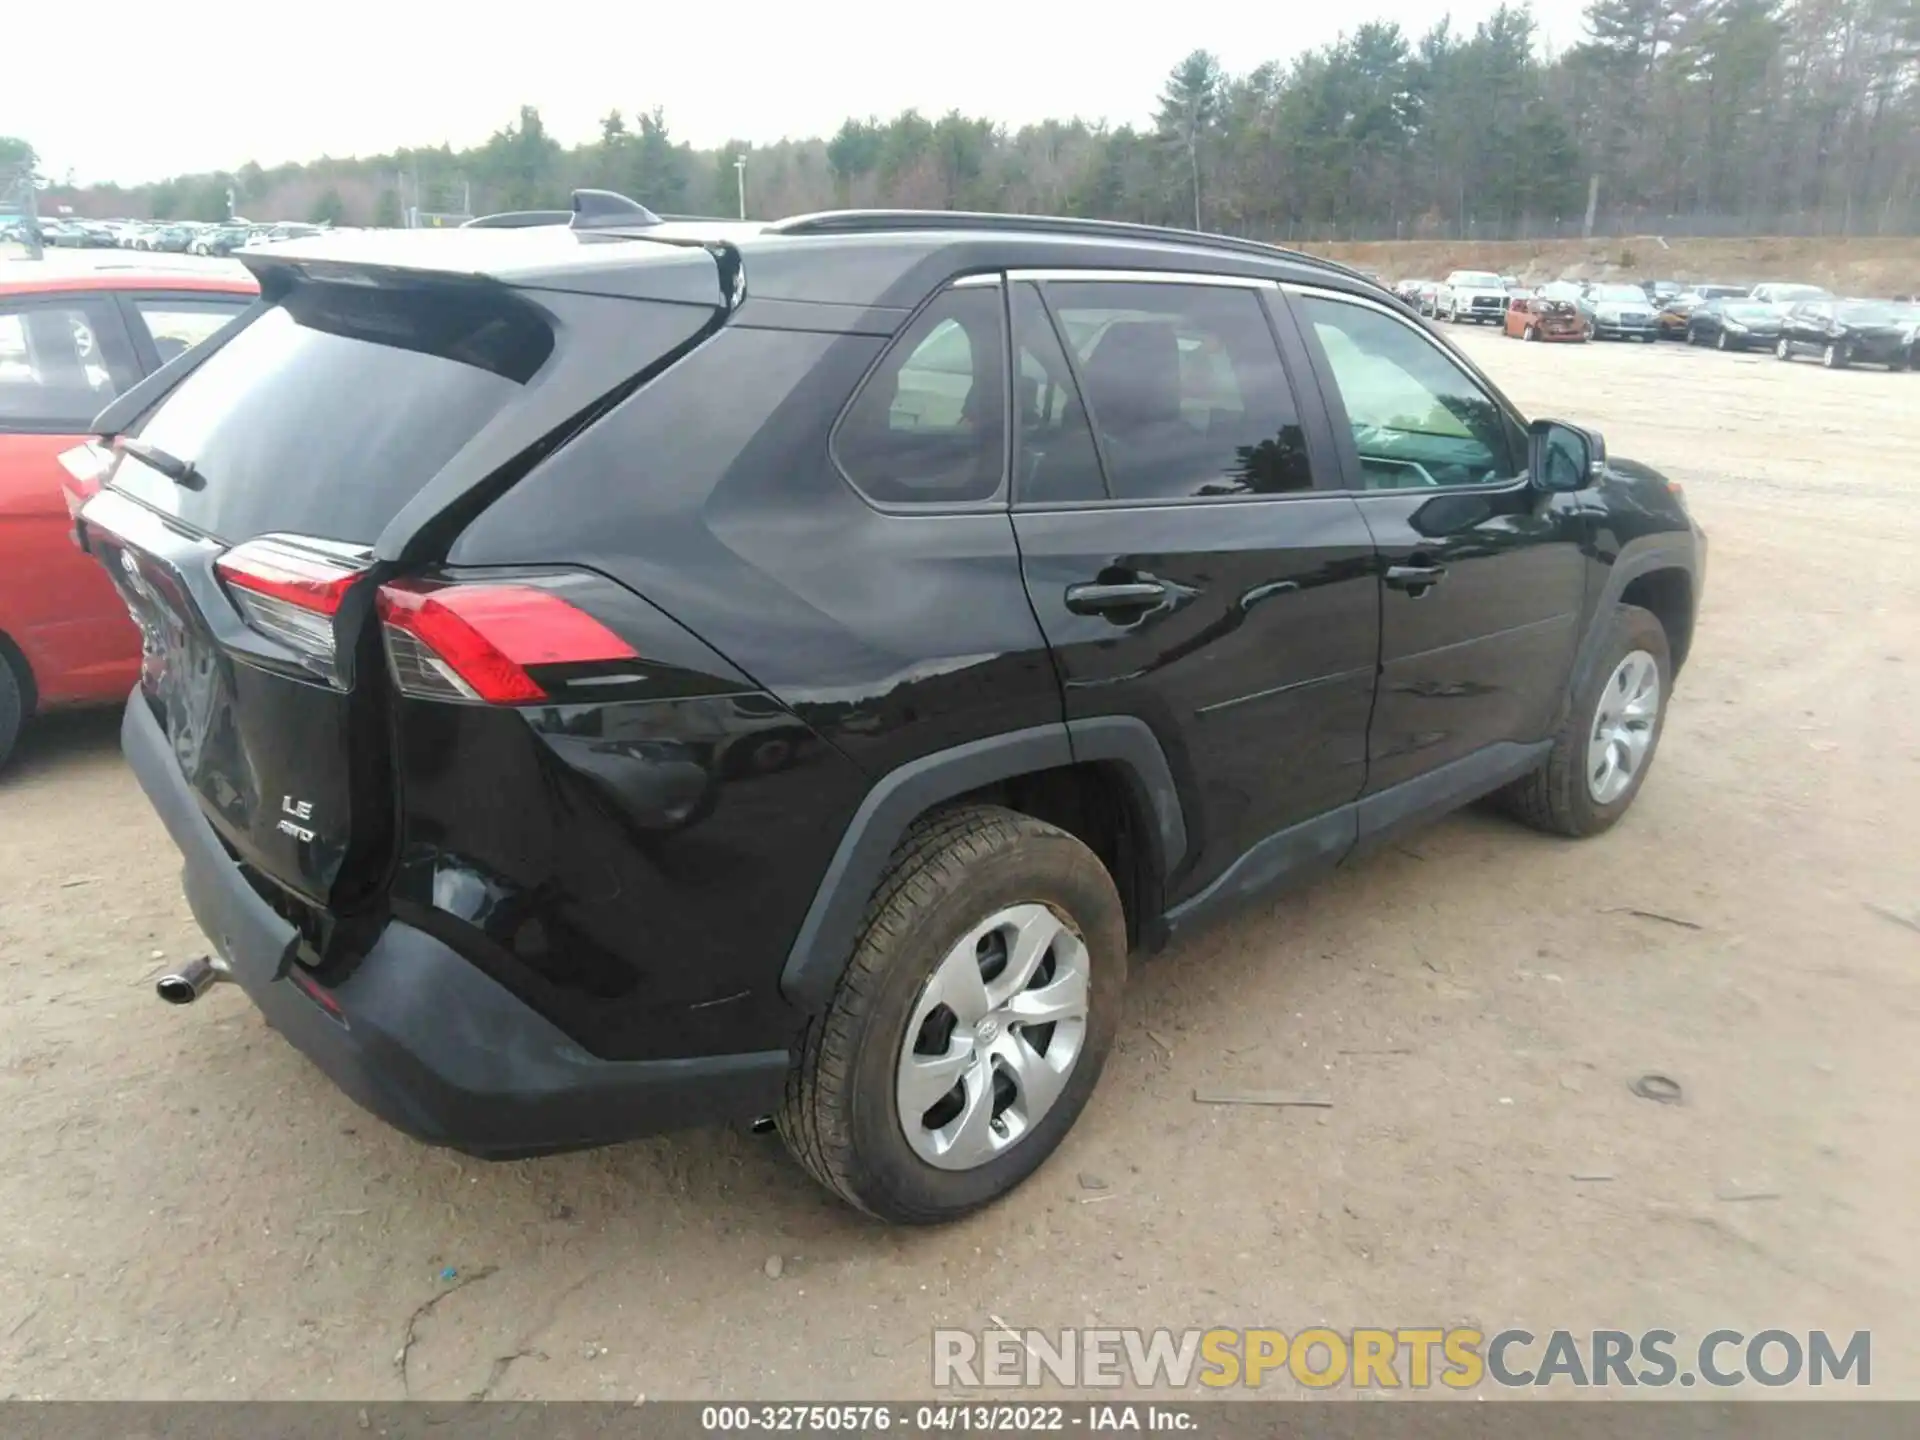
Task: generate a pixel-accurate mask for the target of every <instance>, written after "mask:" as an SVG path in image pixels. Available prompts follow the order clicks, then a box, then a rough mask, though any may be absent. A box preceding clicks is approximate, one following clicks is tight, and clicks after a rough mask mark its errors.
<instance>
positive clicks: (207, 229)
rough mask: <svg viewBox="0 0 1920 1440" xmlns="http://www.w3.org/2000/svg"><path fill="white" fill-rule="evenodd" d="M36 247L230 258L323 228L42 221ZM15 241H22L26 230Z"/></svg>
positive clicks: (285, 222) (237, 222) (247, 222)
mask: <svg viewBox="0 0 1920 1440" xmlns="http://www.w3.org/2000/svg"><path fill="white" fill-rule="evenodd" d="M37 223H38V226H39V230H40V243H41V244H42V245H45V246H48V247H50V248H53V249H69V250H116V249H117V250H150V251H161V252H168V253H172V254H175V255H182V254H191V255H231V254H232V253H233V252H234V251H235V250H238V249H239V248H240V247H241V246H243V245H256V244H260V243H261V242H263V241H272V240H297V239H300V238H303V237H305V236H309V235H318V234H320V233H322V232H323V231H324V230H325V229H326V228H327V227H325V226H321V225H308V224H304V223H301V222H299V221H294V220H282V221H278V222H274V223H263V222H257V221H251V220H238V219H236V220H229V221H226V222H223V223H211V222H208V221H203V220H175V221H168V220H76V219H71V218H51V219H41V220H40V221H38V222H37ZM17 238H22V239H24V238H25V235H24V231H23V232H22V234H21V235H20V236H19V237H17Z"/></svg>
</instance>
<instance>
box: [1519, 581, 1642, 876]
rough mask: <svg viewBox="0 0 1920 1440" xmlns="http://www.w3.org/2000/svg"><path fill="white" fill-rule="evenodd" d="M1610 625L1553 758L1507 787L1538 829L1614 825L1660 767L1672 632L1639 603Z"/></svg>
mask: <svg viewBox="0 0 1920 1440" xmlns="http://www.w3.org/2000/svg"><path fill="white" fill-rule="evenodd" d="M1607 626H1608V629H1607V634H1606V637H1605V639H1604V641H1603V643H1602V645H1601V648H1600V652H1599V654H1598V655H1597V656H1596V657H1595V659H1594V663H1593V666H1592V668H1591V669H1590V670H1589V671H1588V673H1587V675H1586V678H1585V679H1584V680H1582V681H1581V683H1580V684H1579V686H1578V688H1577V689H1576V690H1575V692H1574V695H1573V701H1572V704H1571V705H1570V706H1569V707H1568V710H1567V718H1566V720H1565V722H1564V723H1562V725H1561V727H1560V730H1559V733H1558V734H1556V735H1555V736H1554V737H1553V746H1552V748H1551V749H1550V750H1549V751H1548V752H1547V758H1546V762H1545V763H1544V764H1543V765H1541V767H1540V768H1539V769H1538V770H1535V771H1534V772H1533V773H1532V774H1530V775H1526V776H1523V777H1522V778H1520V779H1519V780H1516V781H1514V782H1513V784H1511V785H1509V786H1507V787H1506V789H1504V790H1502V791H1501V792H1499V797H1498V798H1499V800H1500V802H1501V803H1502V804H1503V805H1504V806H1505V807H1506V808H1507V810H1508V811H1509V812H1511V813H1512V814H1513V815H1514V816H1516V817H1517V818H1518V819H1520V820H1522V821H1524V822H1525V823H1526V824H1528V825H1531V826H1533V827H1534V828H1535V829H1536V830H1545V831H1548V832H1549V833H1551V834H1555V835H1568V836H1572V837H1574V838H1576V839H1583V838H1585V837H1586V836H1589V835H1598V834H1600V833H1601V832H1602V831H1603V830H1608V829H1611V828H1612V826H1613V824H1614V822H1615V821H1617V820H1619V818H1620V817H1621V816H1622V815H1624V814H1626V813H1627V809H1628V807H1629V806H1631V805H1632V804H1633V800H1634V797H1635V796H1636V795H1638V794H1639V793H1640V786H1641V785H1642V784H1643V783H1644V782H1645V780H1646V778H1647V771H1648V770H1649V769H1651V768H1652V766H1653V756H1654V752H1655V750H1656V749H1657V748H1658V747H1659V744H1660V731H1661V727H1662V724H1663V723H1664V721H1665V720H1666V714H1667V694H1668V692H1669V691H1670V690H1671V689H1672V687H1673V660H1672V655H1671V652H1670V651H1669V649H1668V647H1667V632H1666V630H1665V629H1664V628H1662V626H1661V624H1660V622H1659V620H1658V619H1656V618H1655V617H1654V615H1653V613H1652V612H1651V611H1649V610H1642V609H1641V608H1640V607H1639V606H1637V605H1616V606H1615V607H1614V611H1613V614H1612V616H1611V617H1610V618H1609V620H1608V621H1607Z"/></svg>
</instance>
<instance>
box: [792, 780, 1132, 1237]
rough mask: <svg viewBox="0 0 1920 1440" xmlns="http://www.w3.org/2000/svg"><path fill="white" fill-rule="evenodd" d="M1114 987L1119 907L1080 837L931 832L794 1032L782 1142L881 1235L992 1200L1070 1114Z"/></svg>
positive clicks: (1015, 825)
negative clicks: (813, 1012) (817, 1005)
mask: <svg viewBox="0 0 1920 1440" xmlns="http://www.w3.org/2000/svg"><path fill="white" fill-rule="evenodd" d="M1126 977H1127V934H1126V920H1125V916H1124V914H1123V912H1122V910H1121V907H1120V897H1119V895H1118V893H1117V892H1116V891H1115V889H1114V884H1113V878H1112V877H1111V876H1110V875H1109V874H1108V873H1107V871H1106V868H1105V867H1104V866H1103V865H1102V864H1101V863H1100V860H1099V857H1097V856H1096V855H1095V854H1094V853H1093V852H1092V851H1091V850H1089V849H1088V848H1087V847H1086V846H1085V845H1083V844H1082V843H1081V842H1080V841H1079V840H1077V839H1075V838H1074V837H1073V836H1071V835H1069V834H1067V833H1066V832H1065V831H1064V830H1060V829H1058V828H1056V827H1055V826H1052V825H1048V824H1046V823H1044V822H1042V821H1039V820H1035V819H1033V818H1032V817H1031V816H1027V815H1021V814H1017V813H1015V812H1013V811H1011V810H1004V809H1001V808H999V807H997V806H989V805H971V806H966V807H963V808H960V809H955V810H949V811H946V812H943V813H940V814H936V815H933V816H930V817H927V818H925V819H923V820H921V821H919V822H918V823H917V824H916V825H915V826H914V827H913V829H912V830H910V831H909V832H908V833H907V836H906V838H905V839H903V840H902V841H901V842H900V846H899V848H898V849H897V850H896V851H895V852H894V855H893V859H892V861H891V863H890V864H889V866H888V869H887V871H886V873H885V875H884V876H883V878H882V879H881V881H880V885H879V888H878V889H877V891H876V892H875V894H874V896H873V899H872V900H871V902H870V903H869V905H868V907H867V916H866V921H865V924H864V927H863V929H862V932H861V935H860V938H859V940H858V941H857V943H856V944H855V947H854V953H853V958H852V960H851V961H850V962H849V964H848V967H847V972H846V974H845V975H844V976H843V977H842V978H841V981H840V985H839V988H838V990H837V991H836V992H835V993H834V997H833V1000H832V1002H831V1003H830V1004H829V1006H828V1007H827V1009H826V1011H825V1012H824V1013H823V1014H821V1015H818V1016H816V1017H814V1018H813V1019H812V1020H811V1021H809V1023H808V1025H807V1028H806V1030H805V1032H804V1033H803V1035H802V1037H801V1041H800V1046H799V1052H798V1055H797V1058H796V1059H795V1060H794V1063H793V1068H792V1069H791V1070H790V1071H789V1073H788V1077H787V1093H786V1098H785V1101H784V1102H783V1104H782V1106H781V1109H780V1113H779V1115H778V1116H777V1117H776V1118H777V1122H778V1125H779V1128H780V1134H781V1138H783V1139H784V1140H785V1141H786V1143H787V1147H788V1148H789V1149H790V1150H791V1151H792V1152H793V1154H794V1157H795V1158H796V1159H798V1160H799V1161H800V1163H801V1164H802V1165H803V1166H804V1167H805V1168H806V1169H807V1171H808V1172H809V1173H810V1174H812V1176H813V1177H814V1178H815V1179H816V1180H818V1181H819V1182H820V1183H821V1184H822V1185H825V1186H826V1187H827V1188H828V1189H829V1190H832V1191H833V1192H834V1193H835V1194H837V1195H839V1196H840V1197H841V1198H842V1199H843V1200H846V1201H847V1202H848V1203H849V1204H852V1205H854V1206H857V1207H858V1208H860V1209H862V1210H864V1211H866V1212H867V1213H868V1214H871V1215H875V1216H878V1217H879V1218H880V1219H882V1220H891V1221H896V1222H901V1223H906V1224H932V1223H936V1222H939V1221H944V1220H952V1219H956V1218H958V1217H959V1216H961V1215H964V1214H966V1213H967V1212H968V1211H970V1210H976V1209H978V1208H979V1207H980V1206H982V1205H986V1204H989V1203H991V1202H992V1201H994V1200H997V1199H999V1198H1000V1197H1001V1196H1002V1195H1004V1194H1006V1193H1007V1192H1008V1191H1009V1190H1012V1189H1013V1188H1014V1187H1015V1186H1016V1185H1018V1184H1020V1182H1021V1181H1023V1180H1025V1179H1026V1178H1027V1176H1029V1175H1031V1174H1032V1173H1033V1172H1034V1171H1035V1170H1036V1169H1038V1168H1039V1167H1040V1165H1041V1164H1042V1162H1044V1161H1045V1160H1046V1158H1047V1157H1048V1155H1050V1154H1052V1153H1053V1150H1054V1149H1055V1147H1057V1146H1058V1145H1059V1143H1060V1141H1061V1140H1062V1139H1063V1138H1064V1137H1065V1135H1066V1133H1067V1131H1068V1130H1069V1129H1071V1128H1072V1126H1073V1123H1074V1121H1075V1120H1076V1119H1078V1118H1079V1115H1080V1111H1081V1109H1082V1108H1083V1107H1084V1106H1085V1105H1086V1103H1087V1097H1088V1096H1089V1095H1091V1094H1092V1093H1093V1087H1094V1084H1095V1082H1096V1081H1098V1080H1099V1078H1100V1069H1101V1066H1102V1064H1103V1063H1104V1062H1105V1060H1106V1054H1107V1050H1108V1047H1109V1046H1110V1045H1111V1044H1112V1042H1113V1035H1114V1031H1115V1028H1116V1027H1117V1025H1118V1023H1119V1017H1120V1007H1121V992H1122V990H1123V989H1124V987H1125V985H1126Z"/></svg>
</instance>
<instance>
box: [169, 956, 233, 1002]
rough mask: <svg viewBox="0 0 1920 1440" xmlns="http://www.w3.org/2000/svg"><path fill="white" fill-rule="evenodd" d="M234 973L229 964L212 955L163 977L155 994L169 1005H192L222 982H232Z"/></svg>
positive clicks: (196, 960)
mask: <svg viewBox="0 0 1920 1440" xmlns="http://www.w3.org/2000/svg"><path fill="white" fill-rule="evenodd" d="M232 980H233V972H232V971H230V970H229V969H227V962H226V961H224V960H218V959H215V958H214V957H213V956H211V955H202V956H200V957H199V958H198V959H195V960H189V961H188V962H187V963H186V964H184V965H182V966H181V967H180V968H179V969H178V970H176V971H174V972H173V973H172V974H170V975H162V976H161V977H160V979H159V982H158V983H157V984H155V985H154V987H153V989H154V993H155V994H156V995H158V996H159V997H160V998H161V999H162V1000H164V1001H166V1002H167V1004H169V1005H191V1004H192V1003H193V1002H194V1001H196V1000H198V999H199V998H200V997H201V996H202V995H204V994H206V993H207V991H209V990H211V989H212V988H213V987H214V986H216V985H218V984H220V983H221V982H222V981H226V982H231V981H232Z"/></svg>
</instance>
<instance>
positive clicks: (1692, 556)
mask: <svg viewBox="0 0 1920 1440" xmlns="http://www.w3.org/2000/svg"><path fill="white" fill-rule="evenodd" d="M1698 544H1699V541H1698V539H1697V538H1696V537H1694V536H1692V535H1684V534H1680V533H1678V532H1675V533H1671V534H1663V535H1654V536H1645V537H1642V538H1641V539H1638V540H1635V541H1633V542H1631V543H1630V544H1629V545H1628V546H1627V547H1626V549H1624V550H1623V551H1622V552H1621V554H1620V557H1619V559H1617V560H1615V561H1614V563H1613V564H1612V566H1610V567H1609V568H1608V570H1607V575H1606V579H1605V580H1604V581H1603V582H1602V584H1601V588H1600V598H1599V602H1598V603H1597V604H1596V605H1595V606H1594V607H1593V613H1592V615H1591V617H1590V618H1589V621H1588V624H1587V633H1586V634H1585V635H1584V636H1582V637H1581V640H1580V649H1579V652H1578V654H1577V656H1576V658H1575V660H1574V665H1573V674H1572V676H1571V678H1570V680H1569V682H1568V685H1567V698H1568V700H1569V702H1571V700H1572V697H1573V696H1574V695H1576V694H1578V693H1579V691H1580V687H1581V686H1582V685H1584V684H1585V683H1586V681H1587V679H1588V678H1589V677H1590V675H1591V674H1592V672H1593V669H1594V667H1595V666H1596V665H1597V664H1599V662H1600V655H1601V650H1602V647H1603V646H1604V645H1605V643H1606V637H1607V626H1606V617H1607V616H1609V615H1611V614H1612V613H1613V608H1614V606H1616V605H1618V604H1619V603H1620V597H1621V596H1622V595H1624V594H1626V591H1627V587H1628V586H1629V585H1631V584H1632V583H1633V582H1634V581H1635V580H1638V579H1639V578H1640V577H1641V576H1643V575H1651V574H1653V573H1654V572H1655V571H1658V570H1677V571H1679V572H1680V573H1682V574H1684V575H1685V576H1686V577H1687V585H1688V588H1689V592H1690V597H1691V600H1692V604H1693V608H1694V612H1695V615H1696V616H1697V615H1698V613H1699V608H1700V568H1701V567H1700V556H1699V554H1698V551H1697V546H1698Z"/></svg>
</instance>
